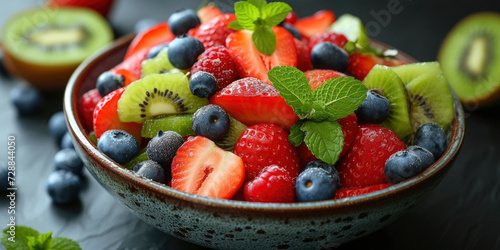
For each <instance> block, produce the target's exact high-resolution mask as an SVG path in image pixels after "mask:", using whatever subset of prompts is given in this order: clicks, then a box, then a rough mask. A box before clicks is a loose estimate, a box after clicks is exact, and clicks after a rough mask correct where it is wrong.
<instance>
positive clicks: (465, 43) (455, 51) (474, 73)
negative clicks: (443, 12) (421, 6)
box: [438, 12, 500, 106]
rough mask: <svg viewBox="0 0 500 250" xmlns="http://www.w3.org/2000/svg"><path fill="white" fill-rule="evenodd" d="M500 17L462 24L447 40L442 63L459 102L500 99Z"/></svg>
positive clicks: (479, 15)
mask: <svg viewBox="0 0 500 250" xmlns="http://www.w3.org/2000/svg"><path fill="white" fill-rule="evenodd" d="M498 27H500V15H499V14H497V13H491V12H481V13H476V14H473V15H470V16H468V17H466V18H465V19H463V20H462V21H460V22H459V23H458V24H457V25H456V26H455V27H454V28H453V29H452V30H451V31H450V32H449V33H448V35H447V36H446V38H445V40H444V41H443V43H442V44H441V48H440V49H439V55H438V61H439V62H440V63H441V66H442V69H443V73H444V76H445V77H446V79H447V80H448V82H449V84H450V86H451V88H452V89H453V91H454V92H455V94H456V95H457V97H458V99H459V100H461V101H462V102H464V103H466V104H470V105H479V106H484V105H488V104H491V103H493V102H495V101H496V100H497V98H498V97H499V96H500V70H498V69H499V68H500V29H499V28H498Z"/></svg>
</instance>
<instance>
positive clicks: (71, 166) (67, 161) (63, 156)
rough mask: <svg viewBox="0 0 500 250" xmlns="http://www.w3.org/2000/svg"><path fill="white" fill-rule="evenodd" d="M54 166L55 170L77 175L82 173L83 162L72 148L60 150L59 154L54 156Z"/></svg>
mask: <svg viewBox="0 0 500 250" xmlns="http://www.w3.org/2000/svg"><path fill="white" fill-rule="evenodd" d="M52 164H53V166H54V170H61V169H62V170H66V171H70V172H73V173H75V174H81V173H82V168H83V162H82V160H81V159H80V156H79V155H78V154H77V153H76V151H75V150H74V149H71V148H65V149H61V150H59V152H57V153H56V154H55V155H54V160H53V161H52Z"/></svg>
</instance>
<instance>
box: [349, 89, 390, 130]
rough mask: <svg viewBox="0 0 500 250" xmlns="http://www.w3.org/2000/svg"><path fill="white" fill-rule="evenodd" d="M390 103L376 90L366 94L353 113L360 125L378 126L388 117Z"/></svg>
mask: <svg viewBox="0 0 500 250" xmlns="http://www.w3.org/2000/svg"><path fill="white" fill-rule="evenodd" d="M390 111H391V103H390V102H389V100H387V98H386V97H385V96H383V95H382V94H380V92H379V91H378V90H377V89H370V90H368V92H366V98H365V100H364V101H363V103H361V105H359V107H358V109H357V110H356V111H354V113H356V116H357V117H358V122H359V123H360V124H366V123H369V124H379V123H382V122H383V121H385V119H387V117H389V113H390Z"/></svg>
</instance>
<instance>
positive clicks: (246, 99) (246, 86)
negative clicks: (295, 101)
mask: <svg viewBox="0 0 500 250" xmlns="http://www.w3.org/2000/svg"><path fill="white" fill-rule="evenodd" d="M210 103H211V104H216V105H219V106H220V107H222V108H223V109H224V110H225V111H226V112H227V113H228V114H229V115H230V116H232V117H233V118H234V119H236V120H238V121H240V122H241V123H243V124H245V125H247V126H252V125H257V124H260V123H265V122H272V123H276V124H279V125H281V126H283V127H284V128H286V129H289V128H290V127H291V126H292V125H293V124H295V122H297V120H298V119H299V117H298V116H297V115H296V114H295V113H293V109H292V108H291V107H290V106H288V104H286V102H285V99H283V97H281V96H280V95H279V93H278V90H277V89H276V88H275V87H273V86H272V85H269V84H266V83H264V82H263V81H261V80H259V79H256V78H251V77H248V78H243V79H240V80H237V81H235V82H233V83H231V84H229V85H227V86H226V87H225V88H223V89H222V90H221V91H219V92H218V93H216V94H215V95H214V96H213V97H212V98H211V99H210Z"/></svg>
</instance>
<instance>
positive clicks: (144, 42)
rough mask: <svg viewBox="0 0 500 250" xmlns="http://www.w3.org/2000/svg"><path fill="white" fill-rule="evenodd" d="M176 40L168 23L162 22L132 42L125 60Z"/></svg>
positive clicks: (140, 34) (143, 32) (138, 35)
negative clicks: (140, 52)
mask: <svg viewBox="0 0 500 250" xmlns="http://www.w3.org/2000/svg"><path fill="white" fill-rule="evenodd" d="M174 38H175V35H174V34H173V33H172V32H171V31H170V28H169V27H168V23H167V22H161V23H158V24H156V25H153V26H152V27H150V28H148V29H146V30H144V31H142V32H140V33H139V34H137V36H135V38H134V40H132V42H131V43H130V45H129V47H128V49H127V53H126V54H125V60H127V59H128V58H129V57H132V56H133V55H134V54H136V53H137V52H139V51H142V50H144V49H146V51H147V52H149V49H151V48H152V47H154V46H156V45H159V44H166V43H169V42H170V41H172V40H174ZM147 52H146V54H147Z"/></svg>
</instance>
